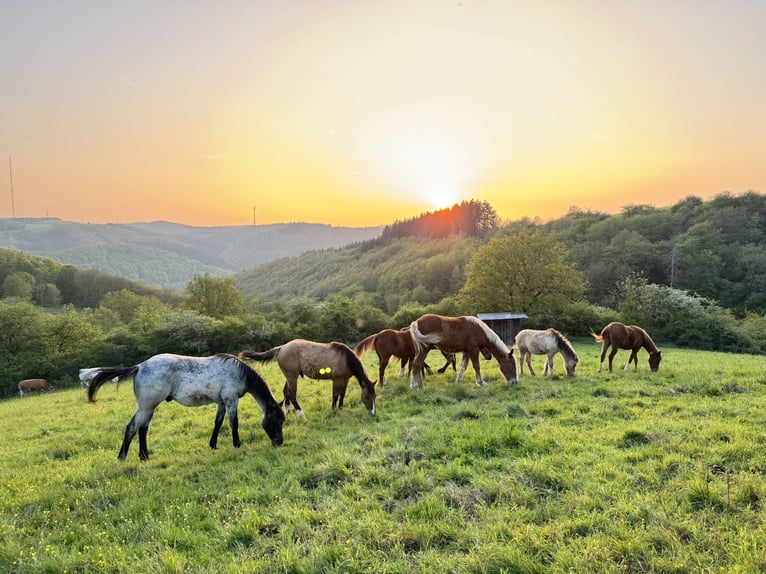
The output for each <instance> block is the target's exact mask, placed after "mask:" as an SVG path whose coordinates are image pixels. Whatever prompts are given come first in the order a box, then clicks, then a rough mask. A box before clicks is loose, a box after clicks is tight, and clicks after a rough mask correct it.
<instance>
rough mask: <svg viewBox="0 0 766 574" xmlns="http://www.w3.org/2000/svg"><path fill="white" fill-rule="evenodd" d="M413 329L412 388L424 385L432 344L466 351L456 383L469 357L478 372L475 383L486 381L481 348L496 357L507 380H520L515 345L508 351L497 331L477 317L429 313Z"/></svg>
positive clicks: (417, 320) (454, 350)
mask: <svg viewBox="0 0 766 574" xmlns="http://www.w3.org/2000/svg"><path fill="white" fill-rule="evenodd" d="M410 332H411V333H412V340H413V341H414V342H415V345H416V346H417V348H418V352H417V354H416V355H415V359H414V360H413V362H412V377H411V380H410V386H411V387H412V388H413V389H419V388H421V387H422V386H423V365H424V363H425V357H426V353H427V352H428V349H429V345H432V346H434V347H436V348H437V349H440V350H442V351H446V352H448V353H463V361H462V363H461V365H460V372H459V373H458V375H457V379H455V382H456V383H461V382H462V381H463V375H464V374H465V370H466V368H467V367H468V361H469V360H470V361H471V363H472V364H473V370H474V371H475V372H476V385H478V386H483V385H484V384H485V382H484V380H483V379H482V378H481V367H480V365H479V353H480V352H481V353H484V354H487V353H489V354H491V355H492V356H493V357H495V359H496V360H497V362H498V364H499V365H500V371H501V372H502V373H503V376H504V377H505V379H506V381H508V383H513V384H515V383H518V382H519V377H518V375H517V374H516V360H515V359H514V357H513V349H511V350H510V351H509V350H508V347H506V346H505V343H503V340H502V339H501V338H500V337H499V336H498V335H497V333H495V332H494V331H493V330H492V329H490V328H489V327H488V326H487V324H486V323H484V321H482V320H481V319H479V318H478V317H444V316H442V315H433V314H430V313H428V314H425V315H423V316H422V317H420V318H419V319H416V320H415V321H413V322H412V324H411V325H410Z"/></svg>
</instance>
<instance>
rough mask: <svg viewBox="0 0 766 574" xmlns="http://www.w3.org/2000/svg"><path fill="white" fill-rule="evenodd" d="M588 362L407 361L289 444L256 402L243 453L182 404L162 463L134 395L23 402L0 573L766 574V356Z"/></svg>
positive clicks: (580, 345) (172, 410)
mask: <svg viewBox="0 0 766 574" xmlns="http://www.w3.org/2000/svg"><path fill="white" fill-rule="evenodd" d="M575 348H576V349H577V351H578V353H579V354H580V357H581V362H580V365H579V366H578V370H577V371H578V372H577V375H576V376H575V377H574V378H572V379H568V378H566V377H561V376H555V377H553V378H552V379H551V378H543V377H541V376H538V377H531V376H529V375H527V376H524V377H522V380H521V384H520V385H518V386H508V385H506V384H504V383H503V382H501V376H500V373H499V370H498V369H497V366H496V364H494V363H487V362H483V365H482V366H483V370H484V371H485V373H486V374H487V375H488V378H489V379H491V382H490V384H489V386H487V387H484V388H476V387H474V386H472V385H470V384H464V385H463V386H456V385H454V383H453V381H454V375H452V374H449V373H447V374H445V375H437V376H431V377H427V378H426V381H425V388H424V389H423V390H422V391H419V392H415V391H412V390H410V388H409V384H408V382H407V381H405V380H404V379H397V378H396V374H397V369H398V366H397V365H394V366H391V367H389V370H390V372H389V384H388V385H387V386H386V387H384V388H382V389H379V390H378V391H379V392H378V396H379V398H378V405H377V406H378V416H377V417H375V418H373V417H370V416H369V415H367V413H366V411H365V409H364V408H363V406H362V404H361V401H360V398H359V397H360V392H359V388H358V386H357V384H356V382H355V381H354V380H352V381H351V382H350V383H349V388H348V394H347V396H346V403H347V404H346V406H345V407H344V409H343V410H342V411H338V412H333V411H332V410H331V408H330V403H331V389H330V384H329V383H327V382H319V381H311V380H308V379H301V380H300V382H299V389H298V393H299V395H300V398H301V403H302V406H303V407H304V409H305V411H306V418H305V419H301V418H298V417H297V416H295V415H294V414H292V415H290V416H289V417H288V421H287V423H286V425H285V444H284V445H283V446H282V447H280V448H278V449H277V448H273V447H272V446H271V443H270V441H269V440H268V438H267V437H266V435H265V433H264V432H263V430H262V429H261V428H260V424H259V422H260V418H261V411H260V410H259V409H258V407H257V405H256V404H255V402H254V401H253V400H252V399H251V398H250V397H249V396H248V397H245V398H244V399H243V401H242V403H241V406H240V432H241V436H242V441H243V444H242V447H241V448H239V449H235V448H233V447H232V445H231V435H230V433H229V431H228V429H227V428H226V427H224V429H223V430H222V436H221V437H220V439H219V444H218V449H217V450H215V451H211V450H210V449H209V447H208V446H207V442H208V439H209V435H210V432H211V430H212V424H213V418H214V415H215V407H214V406H212V405H211V406H208V407H200V408H196V409H189V408H185V407H182V406H180V405H178V404H176V403H170V404H162V405H160V407H158V409H157V411H156V413H155V417H154V420H153V422H152V426H151V429H150V432H149V449H150V453H151V460H150V461H149V462H147V463H140V462H139V461H138V453H137V446H138V445H137V444H134V445H133V447H132V450H131V452H130V453H129V455H128V459H127V461H126V462H124V463H119V462H118V461H117V460H116V456H117V451H118V449H119V446H120V443H121V441H122V434H123V432H124V428H125V425H126V424H127V423H128V421H129V420H130V417H131V416H132V414H133V411H134V407H135V403H134V399H133V394H132V390H131V386H130V383H123V384H121V385H119V386H115V385H106V386H104V387H103V388H102V389H101V391H100V395H99V396H100V403H99V405H98V406H93V405H91V404H89V403H87V402H86V399H85V397H84V395H83V392H82V391H81V390H79V389H74V388H72V389H70V390H63V391H62V390H58V391H56V392H55V393H52V394H47V395H40V396H32V397H27V398H24V399H20V398H16V399H9V400H6V401H4V402H2V403H0V417H1V420H2V421H3V429H2V436H1V442H0V449H1V450H0V455H1V456H0V479H1V480H2V484H3V487H4V488H3V489H0V571H3V572H19V573H26V572H35V573H37V572H72V573H73V572H83V573H85V572H88V573H89V572H128V571H130V572H166V573H181V572H234V573H238V572H242V573H245V572H248V573H250V572H285V573H288V572H290V573H292V572H295V573H303V572H360V573H361V572H391V573H394V572H396V573H400V572H467V573H485V572H486V573H490V572H497V573H499V572H663V573H664V572H676V573H680V572H700V571H709V572H724V571H726V572H729V571H742V572H755V571H763V570H764V569H766V548H765V547H766V527H764V521H763V508H762V507H763V505H764V497H765V496H766V490H765V484H764V469H766V446H765V444H766V430H764V425H763V413H764V412H766V411H765V410H764V407H765V406H766V405H765V404H764V403H765V402H766V370H765V369H764V366H765V364H766V361H764V358H763V357H756V356H747V355H728V354H717V353H707V352H696V351H689V350H678V349H665V351H664V360H663V364H662V366H661V368H660V371H659V372H658V373H650V372H649V369H648V367H647V365H646V355H645V354H642V355H641V356H640V364H639V370H638V372H634V371H630V372H623V371H621V370H620V371H617V370H615V372H614V373H613V374H609V373H600V374H597V373H596V368H597V366H598V352H599V348H598V347H597V346H595V345H594V344H593V342H592V341H590V342H587V341H585V340H583V341H575ZM619 357H622V354H620V355H619ZM619 357H618V359H619ZM626 358H627V357H624V358H623V359H622V360H623V361H624V360H625V359H626ZM537 360H538V362H542V358H539V357H538V358H537ZM365 361H366V363H367V365H368V368H370V369H371V372H373V373H374V372H376V370H377V368H376V362H375V359H374V354H370V355H366V356H365ZM615 364H618V361H617V360H616V361H615ZM623 364H624V363H623ZM555 366H556V371H557V372H558V373H561V372H562V370H563V368H562V363H561V359H560V358H559V357H557V359H556V365H555ZM259 370H260V372H261V374H262V375H263V376H264V378H265V379H266V381H267V382H268V383H269V384H270V386H271V388H272V390H273V391H274V392H275V395H276V396H277V397H278V398H281V397H280V395H281V391H280V389H281V387H282V382H283V381H282V378H281V375H280V374H279V372H278V369H277V367H276V366H268V367H265V368H260V367H259ZM540 371H542V365H541V368H540ZM470 378H471V377H468V378H467V379H470Z"/></svg>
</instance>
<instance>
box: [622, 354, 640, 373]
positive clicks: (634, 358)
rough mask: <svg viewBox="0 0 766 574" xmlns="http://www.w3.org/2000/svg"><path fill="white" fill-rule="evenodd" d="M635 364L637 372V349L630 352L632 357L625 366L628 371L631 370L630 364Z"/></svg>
mask: <svg viewBox="0 0 766 574" xmlns="http://www.w3.org/2000/svg"><path fill="white" fill-rule="evenodd" d="M631 362H634V363H635V364H636V370H638V351H637V350H636V349H633V350H632V351H631V352H630V357H628V362H627V363H626V364H625V369H624V370H626V371H629V370H630V363H631Z"/></svg>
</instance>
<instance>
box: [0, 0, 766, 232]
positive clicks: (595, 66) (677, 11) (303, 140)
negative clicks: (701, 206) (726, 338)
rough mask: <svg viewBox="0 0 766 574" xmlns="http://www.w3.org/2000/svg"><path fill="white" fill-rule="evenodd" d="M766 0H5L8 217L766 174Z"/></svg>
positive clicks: (524, 213) (662, 184)
mask: <svg viewBox="0 0 766 574" xmlns="http://www.w3.org/2000/svg"><path fill="white" fill-rule="evenodd" d="M765 21H766V2H762V1H759V0H720V1H719V0H671V1H668V0H641V1H639V2H635V1H630V0H556V1H552V0H534V1H533V0H528V1H516V0H502V1H501V0H497V1H495V0H483V1H473V0H457V1H447V0H444V1H441V0H438V1H437V0H380V1H379V0H305V1H304V0H269V1H260V0H222V1H215V0H160V1H155V0H152V1H147V0H131V1H130V2H103V1H101V0H66V1H60V0H0V30H1V31H0V158H2V160H3V161H2V163H0V165H3V169H2V170H0V173H2V177H0V217H46V216H49V217H58V218H60V219H63V220H67V221H78V222H90V223H129V222H137V221H155V220H167V221H174V222H178V223H183V224H187V225H200V226H219V225H252V224H253V223H254V222H255V223H256V224H259V225H260V224H269V223H289V222H311V223H325V224H331V225H336V226H352V227H366V226H374V225H385V224H388V223H392V222H394V221H396V220H405V219H409V218H412V217H415V216H417V215H419V214H421V213H423V212H426V211H432V210H435V209H439V208H443V207H447V206H450V205H453V204H454V203H457V202H460V201H463V200H470V199H476V200H481V201H487V202H489V203H490V204H491V205H492V206H493V207H494V208H495V210H496V211H497V213H498V215H499V216H500V217H501V218H502V219H504V220H516V219H519V218H522V217H529V218H540V219H541V220H543V221H545V220H549V219H552V218H557V217H561V216H563V215H565V214H566V213H567V212H568V211H569V210H570V209H571V208H572V207H576V208H579V209H582V210H593V211H601V212H606V213H618V212H619V211H620V210H621V209H622V208H624V207H626V206H629V205H638V204H648V205H653V206H656V207H665V206H669V205H673V204H674V203H676V202H677V201H679V200H681V199H683V198H685V197H687V196H689V195H696V196H699V197H702V198H703V199H710V198H712V197H714V196H715V195H718V194H720V193H722V192H729V193H732V194H735V195H738V194H740V193H744V192H746V191H750V190H754V191H757V192H760V193H763V192H766V73H764V56H765V55H766V34H764V33H763V22H765Z"/></svg>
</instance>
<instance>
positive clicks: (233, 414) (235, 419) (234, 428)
mask: <svg viewBox="0 0 766 574" xmlns="http://www.w3.org/2000/svg"><path fill="white" fill-rule="evenodd" d="M238 404H239V401H238V400H237V399H234V400H233V401H229V403H228V404H227V405H226V413H227V414H228V415H229V426H230V427H231V442H232V444H233V445H234V446H235V447H237V448H238V447H239V445H240V444H241V443H240V441H239V415H238V413H237V405H238ZM216 438H218V437H216Z"/></svg>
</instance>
